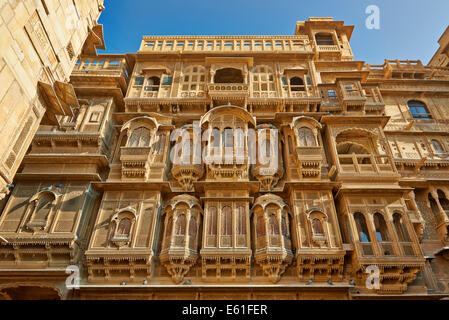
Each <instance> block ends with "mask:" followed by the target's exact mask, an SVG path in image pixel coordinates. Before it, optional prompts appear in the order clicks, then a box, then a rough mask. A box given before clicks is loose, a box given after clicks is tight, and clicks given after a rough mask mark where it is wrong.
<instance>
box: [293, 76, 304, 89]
mask: <svg viewBox="0 0 449 320" xmlns="http://www.w3.org/2000/svg"><path fill="white" fill-rule="evenodd" d="M305 90H306V87H305V86H304V80H302V79H301V78H300V77H292V78H290V91H305Z"/></svg>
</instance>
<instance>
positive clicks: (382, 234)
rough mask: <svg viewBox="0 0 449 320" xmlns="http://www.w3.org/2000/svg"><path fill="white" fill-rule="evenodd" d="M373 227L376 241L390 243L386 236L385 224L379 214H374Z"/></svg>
mask: <svg viewBox="0 0 449 320" xmlns="http://www.w3.org/2000/svg"><path fill="white" fill-rule="evenodd" d="M374 226H375V228H376V235H377V241H379V242H384V241H390V237H389V235H388V229H387V223H386V222H385V219H384V216H383V215H381V214H380V213H379V212H376V213H375V214H374Z"/></svg>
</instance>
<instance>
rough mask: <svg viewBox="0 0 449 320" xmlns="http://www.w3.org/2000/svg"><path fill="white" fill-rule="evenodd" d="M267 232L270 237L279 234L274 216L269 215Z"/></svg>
mask: <svg viewBox="0 0 449 320" xmlns="http://www.w3.org/2000/svg"><path fill="white" fill-rule="evenodd" d="M268 232H269V234H270V235H278V234H279V223H278V219H277V218H276V216H275V215H274V214H271V215H270V218H269V219H268Z"/></svg>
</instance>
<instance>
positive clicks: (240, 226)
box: [237, 206, 246, 235]
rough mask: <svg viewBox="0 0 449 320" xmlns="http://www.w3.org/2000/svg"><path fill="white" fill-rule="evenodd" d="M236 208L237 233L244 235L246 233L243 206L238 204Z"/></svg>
mask: <svg viewBox="0 0 449 320" xmlns="http://www.w3.org/2000/svg"><path fill="white" fill-rule="evenodd" d="M237 210H238V211H237V234H238V235H244V234H246V215H245V207H244V206H239V207H238V209H237Z"/></svg>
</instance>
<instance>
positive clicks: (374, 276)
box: [365, 265, 380, 290]
mask: <svg viewBox="0 0 449 320" xmlns="http://www.w3.org/2000/svg"><path fill="white" fill-rule="evenodd" d="M365 273H367V274H369V276H368V277H367V278H366V281H365V285H366V288H367V289H369V290H379V289H380V271H379V267H378V266H376V265H370V266H368V267H366V269H365Z"/></svg>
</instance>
